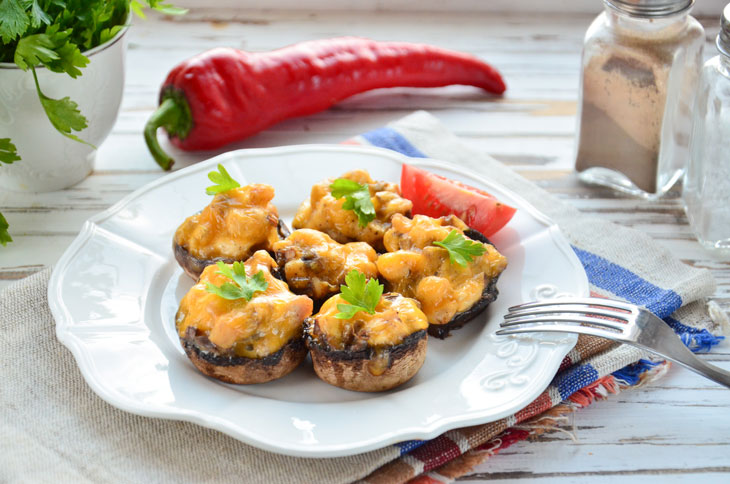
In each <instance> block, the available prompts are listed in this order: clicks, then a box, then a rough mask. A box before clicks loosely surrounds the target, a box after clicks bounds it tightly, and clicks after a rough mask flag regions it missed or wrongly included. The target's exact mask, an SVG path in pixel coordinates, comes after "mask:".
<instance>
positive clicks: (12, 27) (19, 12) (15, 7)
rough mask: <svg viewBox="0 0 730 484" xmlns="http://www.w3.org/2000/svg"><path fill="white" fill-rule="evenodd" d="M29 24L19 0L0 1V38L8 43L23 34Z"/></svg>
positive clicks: (4, 42)
mask: <svg viewBox="0 0 730 484" xmlns="http://www.w3.org/2000/svg"><path fill="white" fill-rule="evenodd" d="M29 26H30V19H28V15H26V13H25V8H23V6H22V5H21V3H20V1H19V0H1V1H0V39H1V40H2V42H3V44H9V43H10V42H12V41H13V40H15V38H16V37H18V36H20V35H23V34H24V33H25V31H26V30H28V27H29Z"/></svg>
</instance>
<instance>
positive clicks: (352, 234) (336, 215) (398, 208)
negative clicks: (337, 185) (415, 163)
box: [292, 170, 413, 252]
mask: <svg viewBox="0 0 730 484" xmlns="http://www.w3.org/2000/svg"><path fill="white" fill-rule="evenodd" d="M339 178H346V179H348V180H352V181H355V182H357V183H359V184H361V185H363V184H367V185H368V188H369V189H370V200H371V201H372V203H373V207H374V208H375V219H374V220H372V221H371V222H369V223H368V224H367V225H366V226H365V227H361V226H360V224H359V222H358V218H357V215H356V214H355V212H353V211H352V210H345V209H344V208H342V205H343V204H344V203H345V199H344V198H340V199H337V198H335V197H333V196H332V192H331V190H330V185H331V184H332V183H333V182H334V181H335V180H336V178H330V179H327V180H323V181H321V182H319V183H317V184H315V185H314V186H312V190H311V193H310V196H309V198H308V199H307V200H305V201H304V202H303V203H302V204H301V205H300V207H299V210H297V213H296V215H295V216H294V220H293V221H292V227H293V228H295V229H305V228H306V229H314V230H319V231H320V232H324V233H325V234H327V235H329V236H330V237H332V238H333V239H334V240H336V241H337V242H339V243H341V244H346V243H348V242H367V243H368V244H370V245H371V246H372V247H373V248H374V249H375V250H376V251H377V252H383V251H384V250H385V248H384V247H383V235H384V234H385V232H386V231H387V230H388V229H389V228H390V219H391V217H393V215H395V214H397V213H399V214H402V215H410V213H411V208H412V207H413V203H412V202H411V201H410V200H408V199H406V198H403V197H401V195H400V189H399V188H398V185H397V184H395V183H389V182H383V181H373V179H372V178H370V175H369V174H368V172H367V171H365V170H354V171H351V172H348V173H345V174H344V175H342V176H340V177H339Z"/></svg>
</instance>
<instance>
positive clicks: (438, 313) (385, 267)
mask: <svg viewBox="0 0 730 484" xmlns="http://www.w3.org/2000/svg"><path fill="white" fill-rule="evenodd" d="M391 222H392V228H391V229H390V230H389V231H388V232H387V233H386V234H385V238H384V242H385V248H386V249H387V250H388V253H387V254H381V255H380V256H379V257H378V261H377V266H378V271H379V272H380V274H381V276H382V277H384V278H385V279H386V286H385V287H386V289H387V290H389V291H394V292H398V293H401V294H403V295H404V296H406V297H413V298H415V299H417V300H418V301H419V302H420V303H421V307H422V309H423V312H424V313H425V314H426V316H428V322H429V323H430V324H446V323H448V322H449V321H451V320H452V319H453V318H454V316H456V315H457V314H458V313H461V312H464V311H466V310H467V309H469V308H471V307H472V306H473V305H474V304H476V303H477V301H479V299H480V298H481V297H482V292H483V291H484V288H485V287H486V286H487V284H488V283H489V281H490V280H491V279H493V278H495V277H497V276H498V275H499V274H500V273H501V272H502V271H503V270H504V269H505V268H506V267H507V259H506V258H505V257H504V256H503V255H502V254H500V253H499V252H498V251H497V249H495V248H494V246H492V245H490V244H483V245H484V247H485V248H486V250H487V251H486V252H485V253H484V254H483V255H482V256H480V257H475V258H474V260H473V261H472V262H471V263H469V264H467V266H466V267H461V266H459V265H457V264H452V263H451V262H450V260H449V254H448V251H447V250H446V249H444V248H441V247H438V246H435V245H433V242H437V241H440V240H443V239H445V238H446V236H447V235H448V234H449V232H451V230H457V231H458V232H460V233H462V234H463V232H464V230H465V229H467V228H468V227H467V226H466V224H464V222H462V221H461V220H460V219H459V218H458V217H456V216H454V215H451V216H448V217H441V218H438V219H433V218H430V217H426V216H424V215H416V216H415V217H413V220H410V219H408V218H406V217H403V216H400V215H396V216H394V217H393V219H392V221H391Z"/></svg>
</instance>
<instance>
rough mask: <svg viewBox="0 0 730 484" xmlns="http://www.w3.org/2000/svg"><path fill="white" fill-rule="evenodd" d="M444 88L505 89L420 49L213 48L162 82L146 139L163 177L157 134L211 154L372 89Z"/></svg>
mask: <svg viewBox="0 0 730 484" xmlns="http://www.w3.org/2000/svg"><path fill="white" fill-rule="evenodd" d="M450 84H466V85H471V86H476V87H479V88H482V89H484V90H485V91H489V92H491V93H494V94H502V93H503V92H504V90H505V89H506V87H505V84H504V82H503V81H502V77H501V76H500V75H499V72H497V70H496V69H494V68H493V67H492V66H490V65H489V64H487V63H485V62H483V61H481V60H479V59H478V58H476V57H474V56H471V55H468V54H464V53H461V52H455V51H451V50H446V49H441V48H438V47H434V46H431V45H425V44H412V43H407V42H376V41H373V40H369V39H362V38H354V37H343V38H335V39H325V40H316V41H310V42H302V43H299V44H294V45H291V46H289V47H284V48H283V49H279V50H275V51H272V52H264V53H250V52H244V51H240V50H235V49H228V48H219V49H213V50H210V51H207V52H204V53H202V54H200V55H198V56H195V57H193V58H191V59H188V60H186V61H184V62H183V63H181V64H179V65H178V66H177V67H175V68H174V69H173V70H172V71H171V72H170V74H169V75H168V76H167V79H166V80H165V83H164V84H163V85H162V89H161V92H160V106H159V108H158V109H157V111H155V113H154V114H153V115H152V117H151V118H150V119H149V121H148V122H147V125H146V126H145V140H146V141H147V146H148V147H149V149H150V151H151V152H152V156H153V157H154V158H155V160H156V161H157V163H159V164H160V166H162V167H163V168H164V169H166V170H169V169H170V167H171V166H172V163H173V160H172V158H170V157H169V156H168V155H167V154H166V153H165V152H164V151H162V149H161V147H160V145H159V144H158V142H157V137H156V133H157V128H159V127H164V128H165V130H166V131H167V133H168V135H169V136H170V138H171V141H172V143H173V144H174V145H176V146H178V147H180V148H182V149H184V150H204V149H215V148H219V147H221V146H223V145H225V144H227V143H230V142H233V141H237V140H241V139H243V138H245V137H247V136H251V135H253V134H255V133H257V132H259V131H261V130H263V129H265V128H267V127H269V126H271V125H273V124H275V123H277V122H279V121H283V120H285V119H288V118H292V117H295V116H303V115H307V114H312V113H316V112H319V111H322V110H324V109H327V108H328V107H330V106H332V105H333V104H335V103H336V102H338V101H341V100H342V99H345V98H346V97H349V96H352V95H353V94H357V93H361V92H364V91H368V90H370V89H377V88H383V87H396V86H402V87H439V86H446V85H450Z"/></svg>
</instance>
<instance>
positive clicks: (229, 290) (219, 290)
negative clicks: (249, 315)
mask: <svg viewBox="0 0 730 484" xmlns="http://www.w3.org/2000/svg"><path fill="white" fill-rule="evenodd" d="M216 265H217V266H218V269H219V271H218V274H222V275H224V276H226V277H227V278H228V279H230V280H232V281H233V282H224V283H223V284H222V285H221V286H215V285H213V284H211V283H210V282H208V283H206V285H205V290H206V291H208V292H210V293H212V294H215V295H217V296H220V297H222V298H224V299H230V300H234V299H241V298H243V299H245V300H246V301H250V300H251V298H252V297H253V295H254V294H255V293H257V292H262V291H265V290H266V289H268V287H269V283H268V282H266V279H264V271H258V272H257V273H256V274H254V276H253V277H247V276H246V266H245V265H244V264H243V262H234V263H233V265H232V266H229V265H227V264H226V263H224V262H222V261H218V262H217V263H216Z"/></svg>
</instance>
